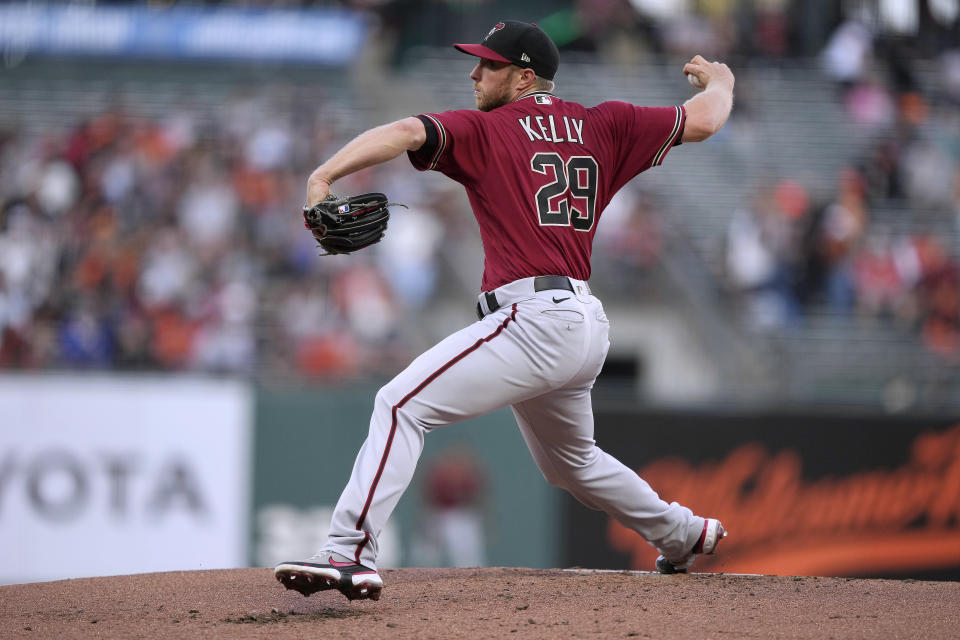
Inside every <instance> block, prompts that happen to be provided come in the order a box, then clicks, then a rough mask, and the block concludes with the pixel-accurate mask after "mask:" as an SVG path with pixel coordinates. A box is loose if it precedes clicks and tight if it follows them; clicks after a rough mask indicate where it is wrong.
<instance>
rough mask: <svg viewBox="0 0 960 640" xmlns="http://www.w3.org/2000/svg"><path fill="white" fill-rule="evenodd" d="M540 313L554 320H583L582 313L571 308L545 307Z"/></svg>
mask: <svg viewBox="0 0 960 640" xmlns="http://www.w3.org/2000/svg"><path fill="white" fill-rule="evenodd" d="M540 313H541V314H543V315H545V316H547V317H550V318H554V319H556V320H565V321H566V322H583V320H584V317H583V314H582V313H580V312H579V311H574V310H573V309H545V310H543V311H541V312H540Z"/></svg>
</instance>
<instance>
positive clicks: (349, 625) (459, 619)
mask: <svg viewBox="0 0 960 640" xmlns="http://www.w3.org/2000/svg"><path fill="white" fill-rule="evenodd" d="M382 575H383V579H384V582H385V583H386V587H385V588H384V590H383V597H382V598H381V599H380V601H379V602H370V601H357V602H348V601H347V600H346V599H345V598H343V597H342V596H341V595H340V594H339V593H337V592H323V593H319V594H316V595H314V596H312V597H310V598H304V597H303V596H301V595H300V594H298V593H295V592H293V591H287V590H285V589H284V588H283V587H282V586H281V585H280V584H279V583H277V582H276V581H275V580H274V579H273V574H272V571H271V570H270V569H237V570H222V571H186V572H170V573H154V574H142V575H132V576H116V577H109V578H85V579H78V580H63V581H59V582H44V583H34V584H25V585H11V586H4V587H0V616H2V618H0V637H3V638H32V639H38V638H51V639H54V638H55V639H57V640H64V639H66V638H145V639H148V640H154V639H160V638H183V637H204V638H231V639H232V638H270V639H271V640H282V639H284V638H305V637H324V638H340V637H345V638H352V637H363V638H365V639H372V638H418V639H421V638H437V639H446V638H504V637H515V638H550V639H553V638H568V637H574V636H576V637H593V638H596V637H602V638H632V637H636V638H696V640H704V639H705V638H745V637H756V638H893V637H896V638H960V613H958V607H957V603H958V602H960V583H958V582H922V581H912V580H900V581H897V580H854V579H844V578H799V577H797V578H791V577H786V578H785V577H777V576H742V575H724V574H691V575H686V576H684V575H679V576H661V575H658V574H650V573H643V572H606V571H585V570H536V569H509V568H489V569H487V568H484V569H395V570H386V571H383V572H382ZM514 633H515V634H516V635H512V634H514Z"/></svg>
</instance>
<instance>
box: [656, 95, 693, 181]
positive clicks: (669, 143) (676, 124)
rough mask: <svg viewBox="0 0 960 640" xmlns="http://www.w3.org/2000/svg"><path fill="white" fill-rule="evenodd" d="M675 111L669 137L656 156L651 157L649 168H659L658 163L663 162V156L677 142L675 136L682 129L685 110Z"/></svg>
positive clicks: (680, 108) (681, 108) (678, 109)
mask: <svg viewBox="0 0 960 640" xmlns="http://www.w3.org/2000/svg"><path fill="white" fill-rule="evenodd" d="M674 109H676V111H677V116H676V120H675V121H674V123H673V130H672V131H670V135H669V136H668V137H667V139H666V140H664V142H663V144H662V145H661V146H660V150H659V151H657V153H656V155H655V156H653V164H652V165H651V166H654V167H659V166H660V163H661V162H663V158H664V156H665V155H666V154H667V150H668V149H669V148H670V147H672V146H673V145H674V144H675V143H676V140H677V135H678V134H679V133H680V131H681V129H682V127H683V121H684V118H685V116H686V110H685V109H684V108H683V107H674Z"/></svg>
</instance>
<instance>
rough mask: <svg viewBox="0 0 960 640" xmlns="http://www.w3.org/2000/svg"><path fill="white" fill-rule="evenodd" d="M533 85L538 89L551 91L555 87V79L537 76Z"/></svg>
mask: <svg viewBox="0 0 960 640" xmlns="http://www.w3.org/2000/svg"><path fill="white" fill-rule="evenodd" d="M533 86H534V87H535V88H536V89H537V91H546V92H548V93H549V92H550V91H553V87H554V86H555V85H554V82H553V80H547V79H546V78H541V77H540V76H537V77H536V78H534V80H533Z"/></svg>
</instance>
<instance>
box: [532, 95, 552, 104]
mask: <svg viewBox="0 0 960 640" xmlns="http://www.w3.org/2000/svg"><path fill="white" fill-rule="evenodd" d="M533 99H534V100H536V101H537V104H553V100H551V99H550V96H534V97H533Z"/></svg>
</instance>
